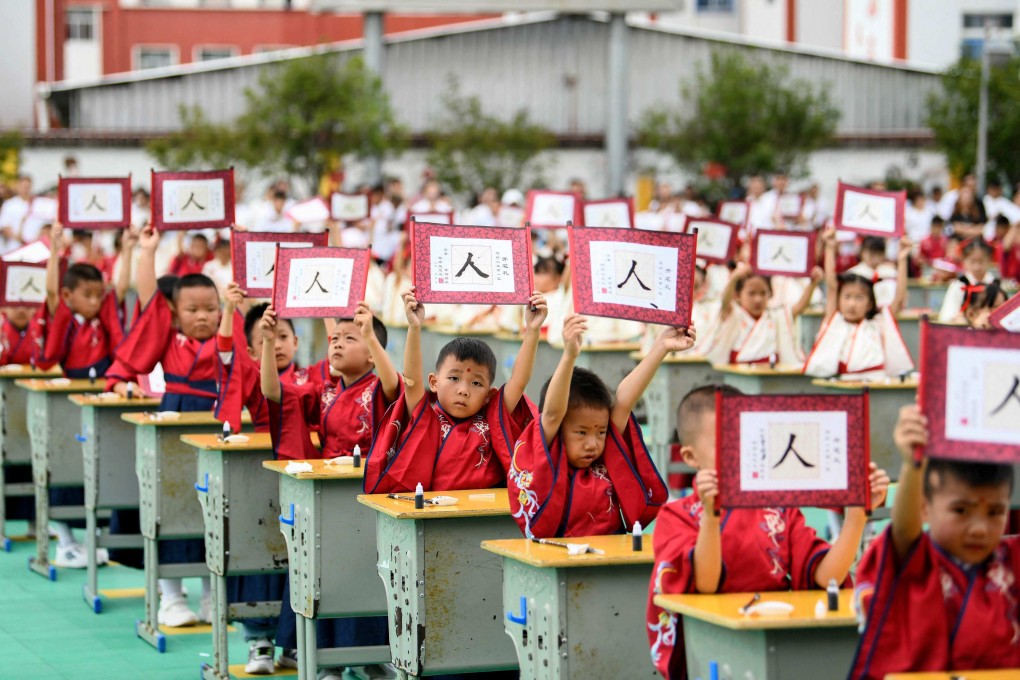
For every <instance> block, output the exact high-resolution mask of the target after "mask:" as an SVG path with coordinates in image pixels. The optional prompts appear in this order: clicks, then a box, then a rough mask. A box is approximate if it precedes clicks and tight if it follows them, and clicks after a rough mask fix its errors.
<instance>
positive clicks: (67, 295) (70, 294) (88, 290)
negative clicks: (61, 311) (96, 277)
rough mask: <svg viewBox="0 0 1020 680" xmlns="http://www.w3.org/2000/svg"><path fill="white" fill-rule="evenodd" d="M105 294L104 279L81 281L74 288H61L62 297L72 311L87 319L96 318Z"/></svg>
mask: <svg viewBox="0 0 1020 680" xmlns="http://www.w3.org/2000/svg"><path fill="white" fill-rule="evenodd" d="M104 295H106V286H104V285H103V282H102V281H79V282H78V285H77V286H75V287H74V288H73V289H71V288H61V289H60V297H61V298H63V300H64V303H65V304H66V305H67V306H68V307H69V308H70V309H71V311H72V312H74V313H75V314H80V315H81V316H82V317H83V318H85V319H86V320H91V319H94V318H96V316H98V315H99V308H100V307H102V306H103V296H104Z"/></svg>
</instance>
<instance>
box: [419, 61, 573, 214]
mask: <svg viewBox="0 0 1020 680" xmlns="http://www.w3.org/2000/svg"><path fill="white" fill-rule="evenodd" d="M442 103H443V110H444V112H445V115H444V117H443V118H442V120H440V121H439V124H438V125H437V126H436V127H435V128H434V129H432V130H431V131H429V132H428V133H427V135H426V137H427V139H428V142H429V145H430V147H431V150H430V151H429V154H428V163H429V165H430V166H431V167H432V168H433V169H434V170H435V173H436V177H437V178H438V179H439V181H440V182H442V183H443V185H444V186H446V187H447V188H448V189H449V190H450V191H452V192H453V193H456V194H461V195H467V194H478V193H481V191H482V190H483V189H485V188H486V187H495V188H496V189H497V190H499V191H503V190H505V189H509V188H511V187H528V186H535V185H537V184H541V182H542V172H543V171H544V170H545V165H544V164H543V163H542V162H541V160H540V159H539V158H538V156H539V154H540V153H541V152H542V151H545V150H546V149H549V148H551V147H553V146H554V145H555V144H556V137H555V135H553V134H552V133H551V132H550V131H549V130H547V129H546V128H544V127H542V126H541V125H538V124H536V123H533V122H531V121H530V120H529V118H528V114H527V111H526V110H524V109H520V110H518V111H517V112H516V113H514V114H513V116H511V117H510V119H509V120H502V119H500V118H497V117H495V116H492V115H489V114H486V113H485V112H484V111H483V110H482V102H481V100H480V99H479V98H478V97H466V96H462V95H461V93H460V86H459V83H458V82H457V80H456V79H455V78H451V79H450V81H449V86H448V89H447V91H446V93H444V94H443V97H442Z"/></svg>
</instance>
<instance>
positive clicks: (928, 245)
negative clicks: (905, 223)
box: [918, 215, 946, 267]
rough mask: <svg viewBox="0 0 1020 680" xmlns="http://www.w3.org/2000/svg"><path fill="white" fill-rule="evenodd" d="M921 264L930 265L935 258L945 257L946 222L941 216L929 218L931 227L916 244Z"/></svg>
mask: <svg viewBox="0 0 1020 680" xmlns="http://www.w3.org/2000/svg"><path fill="white" fill-rule="evenodd" d="M918 257H919V258H920V260H921V264H922V265H925V266H928V267H931V266H933V264H932V263H934V262H935V260H939V259H942V258H944V257H946V223H945V222H944V221H943V220H942V218H941V217H939V216H937V215H936V216H935V217H933V218H931V229H930V231H929V233H928V235H927V236H926V237H925V238H923V239H921V243H920V245H919V246H918Z"/></svg>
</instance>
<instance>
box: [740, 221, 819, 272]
mask: <svg viewBox="0 0 1020 680" xmlns="http://www.w3.org/2000/svg"><path fill="white" fill-rule="evenodd" d="M809 245H810V240H809V239H808V238H806V237H800V236H787V235H785V234H770V233H768V232H767V231H764V230H763V231H759V232H758V251H757V259H756V261H755V263H754V264H755V267H754V268H755V269H756V270H760V271H778V272H789V273H790V274H791V275H793V276H803V275H804V271H805V269H806V267H805V263H806V262H807V261H808V257H809V253H808V246H809Z"/></svg>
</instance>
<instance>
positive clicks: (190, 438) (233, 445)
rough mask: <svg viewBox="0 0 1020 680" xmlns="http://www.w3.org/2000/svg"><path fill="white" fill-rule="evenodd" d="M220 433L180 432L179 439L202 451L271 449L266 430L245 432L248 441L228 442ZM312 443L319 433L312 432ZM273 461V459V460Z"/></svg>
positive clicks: (269, 438) (269, 437)
mask: <svg viewBox="0 0 1020 680" xmlns="http://www.w3.org/2000/svg"><path fill="white" fill-rule="evenodd" d="M222 436H223V433H222V432H221V433H220V434H182V435H181V441H182V442H184V443H185V444H191V445H192V446H194V447H195V448H196V449H202V450H203V451H261V452H263V453H265V452H266V451H272V450H273V438H272V437H271V436H270V435H269V433H268V432H245V433H244V435H243V436H245V437H247V438H248V441H243V442H240V441H233V442H228V441H226V440H225V439H222ZM312 444H313V445H315V446H316V447H318V446H319V435H317V434H316V433H314V432H313V433H312ZM274 462H275V461H274Z"/></svg>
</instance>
